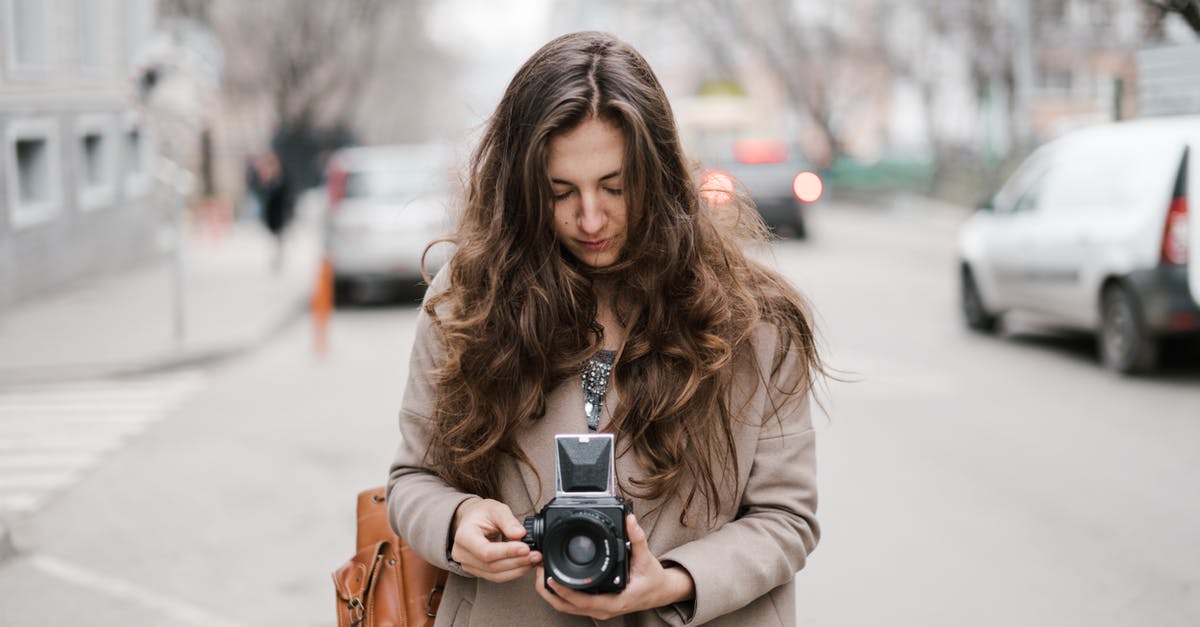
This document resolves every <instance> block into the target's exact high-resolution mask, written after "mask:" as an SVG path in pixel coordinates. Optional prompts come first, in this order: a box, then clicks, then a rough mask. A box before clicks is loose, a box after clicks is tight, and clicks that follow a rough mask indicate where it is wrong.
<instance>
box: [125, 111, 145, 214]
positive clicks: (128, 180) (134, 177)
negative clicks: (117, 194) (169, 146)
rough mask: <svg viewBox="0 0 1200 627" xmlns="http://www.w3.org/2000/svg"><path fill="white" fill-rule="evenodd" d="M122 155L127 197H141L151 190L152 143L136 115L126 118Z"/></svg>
mask: <svg viewBox="0 0 1200 627" xmlns="http://www.w3.org/2000/svg"><path fill="white" fill-rule="evenodd" d="M121 145H122V154H123V155H124V159H125V195H126V196H128V197H136V196H141V195H143V194H145V193H146V191H147V190H148V189H149V188H150V162H151V153H150V147H151V144H150V141H149V138H148V137H147V135H146V131H145V130H144V129H143V128H142V126H141V124H140V123H139V122H138V119H137V117H136V116H135V115H134V114H132V113H131V114H129V115H127V116H126V118H125V125H124V132H123V138H122V141H121Z"/></svg>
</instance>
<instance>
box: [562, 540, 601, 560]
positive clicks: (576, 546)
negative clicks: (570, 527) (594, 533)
mask: <svg viewBox="0 0 1200 627" xmlns="http://www.w3.org/2000/svg"><path fill="white" fill-rule="evenodd" d="M567 559H569V560H571V561H572V562H575V563H576V564H578V565H580V566H587V565H588V564H591V563H592V560H594V559H596V542H595V541H594V540H592V539H591V538H589V537H587V536H575V537H573V538H571V539H570V540H567Z"/></svg>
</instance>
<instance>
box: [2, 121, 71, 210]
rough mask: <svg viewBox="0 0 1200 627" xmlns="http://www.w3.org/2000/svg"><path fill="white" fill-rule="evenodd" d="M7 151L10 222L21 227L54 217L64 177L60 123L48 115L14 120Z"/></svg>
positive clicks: (5, 144)
mask: <svg viewBox="0 0 1200 627" xmlns="http://www.w3.org/2000/svg"><path fill="white" fill-rule="evenodd" d="M4 150H5V154H6V159H4V160H5V161H6V162H7V167H8V172H7V175H8V180H9V181H10V184H9V185H8V186H7V187H8V190H7V197H8V198H7V200H8V211H9V224H10V225H11V226H12V227H13V228H18V229H19V228H23V227H27V226H30V225H33V224H38V223H41V222H45V221H47V220H49V219H51V218H52V217H54V214H56V213H57V212H58V211H59V204H60V203H59V198H60V195H59V194H60V192H59V186H60V185H61V180H62V179H61V168H60V166H59V155H58V128H57V126H56V125H55V124H54V122H53V121H52V120H50V119H48V118H46V119H17V120H13V121H12V122H9V124H8V130H7V132H6V133H5V143H4Z"/></svg>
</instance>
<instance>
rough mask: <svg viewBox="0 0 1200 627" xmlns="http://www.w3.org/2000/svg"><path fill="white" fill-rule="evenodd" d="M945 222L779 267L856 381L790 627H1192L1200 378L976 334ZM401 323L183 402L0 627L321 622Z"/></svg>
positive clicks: (881, 226)
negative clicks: (1129, 369)
mask: <svg viewBox="0 0 1200 627" xmlns="http://www.w3.org/2000/svg"><path fill="white" fill-rule="evenodd" d="M959 219H961V216H958V215H956V214H947V213H939V212H928V211H924V210H921V209H920V208H909V209H904V208H896V207H893V208H889V209H880V208H853V207H847V206H841V207H837V208H836V209H826V210H825V211H823V212H821V213H820V214H819V215H817V216H815V217H814V219H813V221H812V224H813V227H812V231H813V237H812V239H811V240H809V241H807V242H781V243H778V244H776V245H774V246H773V247H772V250H771V251H769V253H768V254H769V255H770V256H771V257H772V258H773V260H774V263H776V264H778V266H779V267H780V268H781V269H782V270H783V271H784V272H785V273H787V274H788V275H789V276H790V277H792V278H793V279H794V280H795V281H796V282H797V284H798V285H800V286H801V287H802V288H803V289H804V290H805V291H806V293H807V294H808V295H809V297H810V299H811V300H812V302H813V304H814V307H815V309H816V311H817V313H818V316H819V323H820V326H821V329H822V331H823V335H824V344H825V347H826V356H827V357H828V359H829V360H830V362H831V364H832V365H833V366H834V367H837V368H840V369H841V370H842V371H843V375H842V378H844V379H847V380H852V381H853V382H833V383H831V384H830V385H829V386H828V388H827V390H826V391H825V393H824V394H823V396H822V403H823V405H824V406H825V408H826V410H827V414H826V415H819V416H818V422H819V424H820V427H819V429H820V436H819V447H820V464H821V468H820V472H821V489H822V503H821V508H820V512H819V513H820V517H821V519H822V522H823V526H824V533H823V538H822V541H821V545H820V546H819V547H818V549H817V551H816V552H815V553H814V555H813V556H812V558H811V561H810V563H809V566H808V568H807V569H806V570H805V571H803V572H802V573H801V574H800V575H799V590H798V608H799V609H798V613H799V617H800V619H801V624H804V625H829V626H842V625H914V626H915V625H922V626H927V625H947V626H949V625H956V626H957V625H1011V624H1028V625H1101V626H1104V625H1114V626H1115V625H1164V626H1169V625H1194V624H1197V623H1200V568H1198V567H1197V564H1200V541H1198V540H1200V536H1197V533H1196V529H1198V528H1200V499H1198V498H1197V496H1198V492H1197V488H1196V479H1197V478H1198V477H1200V455H1198V454H1197V453H1198V452H1200V358H1197V356H1196V354H1195V353H1190V354H1183V355H1177V356H1175V357H1174V358H1173V361H1171V363H1168V364H1167V368H1166V369H1165V370H1164V371H1163V372H1162V373H1159V374H1157V375H1154V376H1151V377H1143V378H1134V379H1130V378H1121V377H1117V376H1114V375H1111V374H1109V373H1107V372H1104V371H1102V370H1100V369H1099V367H1098V366H1097V365H1096V359H1095V353H1094V348H1093V347H1092V344H1091V343H1090V342H1088V341H1086V340H1081V339H1078V338H1070V337H1060V336H1056V335H1051V334H1046V333H1041V332H1038V331H1036V330H1034V329H1031V328H1029V327H1028V326H1026V325H1017V326H1015V327H1014V330H1013V332H1011V333H1008V334H1005V335H1002V336H1000V337H984V336H977V335H974V334H971V333H968V332H967V331H965V330H964V329H963V327H962V325H961V324H960V322H959V319H958V316H957V312H956V289H955V285H954V282H953V280H954V277H955V275H954V271H953V246H952V241H953V232H954V226H955V224H956V222H957V221H958V220H959ZM414 315H415V310H414V309H412V308H411V307H405V306H395V305H393V306H369V307H358V308H352V309H348V310H341V311H339V312H338V313H337V315H336V316H335V319H334V326H333V328H332V331H331V351H330V353H329V354H328V355H326V356H325V357H324V358H319V357H317V356H316V355H315V354H314V352H313V348H312V337H311V329H309V328H308V327H307V326H306V325H297V326H296V327H295V328H293V329H291V330H290V331H289V332H288V333H286V334H284V335H282V336H280V338H279V339H278V340H276V341H275V342H274V343H273V344H270V345H268V346H265V347H263V348H262V349H261V350H259V351H257V352H255V353H253V354H251V355H248V356H246V357H244V358H242V359H241V360H240V361H238V362H236V363H232V364H227V365H225V366H223V367H220V368H218V369H214V370H211V371H207V372H204V373H198V376H195V377H191V376H189V377H187V378H186V381H187V383H188V387H187V390H188V391H187V394H186V396H183V397H179V395H176V396H175V397H172V400H171V405H170V407H169V408H164V409H161V411H157V412H152V415H154V416H155V419H154V420H153V421H146V422H145V424H144V426H143V427H141V428H139V429H138V430H136V433H134V434H133V435H131V436H129V437H127V438H125V439H123V440H121V443H120V444H119V445H111V444H109V445H106V448H104V449H103V450H102V451H101V452H99V453H97V455H99V456H100V458H99V460H98V461H96V462H94V463H90V464H88V465H83V466H79V467H78V468H79V470H76V471H75V472H74V475H72V476H73V478H72V479H71V480H70V481H67V482H65V483H62V482H59V483H55V484H54V485H53V489H50V488H48V489H47V490H48V491H47V493H46V494H45V495H44V496H43V497H40V498H39V499H38V500H37V501H36V503H37V506H36V507H35V508H34V509H32V511H31V512H30V513H27V514H24V515H22V516H21V517H19V518H18V519H17V520H16V521H15V523H14V527H13V535H14V540H15V542H16V544H17V546H18V548H19V553H18V555H17V556H15V557H13V558H10V559H8V560H7V561H5V562H3V563H2V564H0V626H6V627H7V626H22V627H23V626H25V625H46V624H49V625H60V624H61V625H67V624H71V625H75V624H79V625H97V626H109V625H112V626H116V625H122V626H126V625H155V626H158V625H182V626H195V625H222V626H245V627H252V626H254V627H267V626H273V625H279V626H283V625H289V626H291V625H314V626H315V625H328V624H331V621H332V620H333V602H334V601H333V591H332V586H331V584H330V579H329V572H330V571H332V570H333V568H335V567H336V566H337V565H339V564H340V563H341V562H342V561H343V560H344V559H346V558H347V557H348V556H349V554H350V551H351V550H352V545H353V528H354V527H353V524H354V523H353V516H354V514H353V508H354V502H353V500H354V494H355V492H356V491H357V490H359V489H362V488H365V487H369V486H372V485H376V484H379V483H381V482H382V481H383V480H384V475H385V472H386V467H387V463H388V461H389V459H390V456H391V452H392V448H393V447H394V445H395V437H396V430H395V411H396V408H397V406H398V404H399V402H400V396H401V393H402V387H403V382H404V379H405V374H406V366H407V354H408V349H409V345H410V343H411V334H412V329H413V321H414ZM197 381H199V382H202V383H201V384H199V385H197V384H196V382H197ZM126 383H127V384H128V385H134V386H136V384H137V383H138V382H136V381H131V382H126ZM77 392H78V391H77V390H75V391H73V390H71V389H62V390H60V391H58V392H55V394H60V395H62V397H63V398H71V395H72V394H76V393H77ZM53 397H54V395H53V394H51V396H50V397H49V398H48V399H42V401H41V402H43V403H45V404H47V405H50V406H53V405H54V401H53ZM3 401H4V399H3V398H0V403H3ZM2 407H3V406H2V404H0V408H2ZM40 424H42V428H43V430H48V432H49V433H51V434H54V433H60V434H61V433H62V428H61V426H60V427H55V426H53V425H54V423H53V422H52V421H47V422H43V423H40ZM139 424H140V423H139ZM64 463H65V462H64Z"/></svg>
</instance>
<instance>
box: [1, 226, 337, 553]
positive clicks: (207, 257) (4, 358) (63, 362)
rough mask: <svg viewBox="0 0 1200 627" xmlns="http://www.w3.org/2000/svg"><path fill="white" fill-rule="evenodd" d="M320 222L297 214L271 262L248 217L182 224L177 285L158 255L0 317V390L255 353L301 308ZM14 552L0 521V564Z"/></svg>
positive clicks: (270, 248) (170, 258) (264, 235)
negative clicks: (221, 223) (216, 225)
mask: <svg viewBox="0 0 1200 627" xmlns="http://www.w3.org/2000/svg"><path fill="white" fill-rule="evenodd" d="M319 225H320V218H319V212H318V211H312V210H305V209H304V208H303V207H301V209H300V211H299V212H298V215H297V218H296V220H295V221H294V222H293V224H292V225H291V227H290V228H289V230H288V233H287V236H286V238H285V245H284V249H283V254H282V257H281V259H280V262H279V263H278V264H277V263H275V257H276V252H275V242H274V240H273V239H272V238H271V236H270V234H269V233H268V232H267V231H266V229H265V228H263V227H262V226H261V224H260V223H259V222H257V221H253V220H238V221H233V222H232V223H230V224H228V225H227V226H226V227H225V228H221V229H211V228H203V225H197V224H187V225H185V227H184V229H183V231H184V232H183V238H182V241H183V248H182V264H181V268H182V271H181V272H180V273H179V274H178V276H179V277H180V278H181V280H179V279H177V275H176V272H175V264H174V255H173V254H171V252H170V250H168V251H165V252H164V254H163V255H162V256H161V257H160V258H157V259H155V260H153V261H151V262H149V263H147V264H145V265H143V266H141V267H139V268H137V269H134V270H130V271H127V272H123V273H119V274H114V275H109V276H103V277H99V278H93V279H88V280H84V281H81V282H79V283H77V284H75V285H72V286H70V287H68V288H65V289H62V290H58V291H56V292H54V293H53V294H50V295H46V296H43V297H39V298H35V299H31V300H28V301H24V302H21V303H18V304H16V305H13V306H10V307H7V308H5V309H3V310H0V392H4V391H12V390H22V389H28V388H31V387H37V386H39V385H42V384H50V383H59V382H65V381H77V380H97V379H116V378H121V377H128V376H134V375H141V374H147V373H152V372H161V371H169V370H174V369H181V368H188V367H195V366H201V365H211V364H214V363H217V362H220V361H222V360H225V359H228V358H231V357H234V356H237V355H239V354H241V353H243V352H245V351H248V350H250V349H253V348H255V347H256V346H258V345H260V344H262V343H263V342H265V341H267V340H268V339H270V338H271V337H272V336H273V335H274V334H275V333H277V332H279V331H281V330H282V329H284V328H285V327H287V326H288V325H289V324H291V323H293V322H295V321H296V320H298V319H299V318H300V317H301V316H303V315H304V314H305V313H306V312H307V310H308V306H309V301H310V295H311V293H312V289H313V287H314V285H315V283H316V279H317V273H318V271H319V267H320V228H319ZM170 239H173V238H170ZM177 285H178V286H179V287H180V289H179V292H180V293H181V294H182V299H180V300H181V301H182V303H183V306H182V308H177V307H176V305H175V303H176V302H177V301H176V298H175V296H174V294H175V293H176V286H177ZM177 310H178V311H182V314H183V315H182V318H181V320H182V324H181V325H177V324H176V318H177V316H176V311H177ZM177 326H178V328H177ZM14 552H15V549H14V548H13V544H12V540H11V534H10V532H9V530H8V529H7V528H6V525H5V522H4V520H3V519H2V518H0V561H3V560H4V559H5V558H7V557H11V556H12V554H13V553H14Z"/></svg>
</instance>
